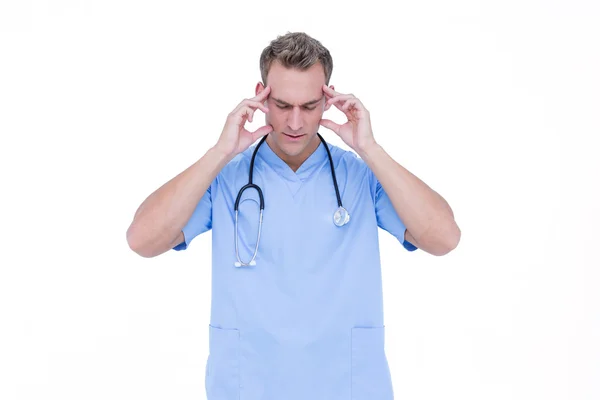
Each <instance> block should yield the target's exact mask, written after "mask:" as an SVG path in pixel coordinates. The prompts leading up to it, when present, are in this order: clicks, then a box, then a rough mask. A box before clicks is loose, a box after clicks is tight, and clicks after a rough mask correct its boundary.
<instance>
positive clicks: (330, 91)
mask: <svg viewBox="0 0 600 400" xmlns="http://www.w3.org/2000/svg"><path fill="white" fill-rule="evenodd" d="M323 92H325V94H326V95H327V96H329V97H334V96H339V95H341V93H338V92H336V91H335V90H333V89H332V88H330V87H329V86H327V85H323Z"/></svg>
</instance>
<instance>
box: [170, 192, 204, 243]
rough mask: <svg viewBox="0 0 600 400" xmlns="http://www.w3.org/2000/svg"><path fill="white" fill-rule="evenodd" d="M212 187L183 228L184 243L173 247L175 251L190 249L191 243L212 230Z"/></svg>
mask: <svg viewBox="0 0 600 400" xmlns="http://www.w3.org/2000/svg"><path fill="white" fill-rule="evenodd" d="M211 187H212V185H211V186H209V187H208V189H207V190H206V192H205V193H204V196H202V198H201V199H200V201H199V202H198V204H197V205H196V208H195V209H194V212H193V213H192V216H191V217H190V219H189V220H188V222H187V223H186V224H185V226H184V227H183V229H182V231H183V238H184V240H183V242H181V243H179V244H178V245H177V246H175V247H173V250H176V251H180V250H185V249H187V248H188V246H189V244H190V242H191V241H192V240H193V239H194V238H195V237H196V236H198V235H200V234H202V233H204V232H206V231H208V230H210V229H211V228H212V199H211V190H212V189H211Z"/></svg>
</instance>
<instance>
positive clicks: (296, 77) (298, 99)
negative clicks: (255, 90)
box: [267, 61, 325, 104]
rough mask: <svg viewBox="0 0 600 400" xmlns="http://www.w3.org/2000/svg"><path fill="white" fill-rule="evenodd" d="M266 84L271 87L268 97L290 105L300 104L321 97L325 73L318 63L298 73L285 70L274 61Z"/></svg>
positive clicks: (294, 70) (293, 70)
mask: <svg viewBox="0 0 600 400" xmlns="http://www.w3.org/2000/svg"><path fill="white" fill-rule="evenodd" d="M267 84H268V85H269V86H270V87H271V93H270V96H272V97H275V98H277V99H281V100H283V101H286V102H288V103H291V104H301V103H304V102H307V101H310V100H315V99H318V98H320V97H321V96H323V85H324V84H325V73H324V71H323V67H322V66H321V64H320V63H317V64H315V65H313V66H311V67H310V68H308V69H307V70H305V71H300V70H297V69H292V68H285V67H284V66H283V65H281V64H280V63H279V62H276V61H275V62H273V64H271V68H269V73H268V75H267Z"/></svg>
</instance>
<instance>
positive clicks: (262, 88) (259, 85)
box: [254, 82, 265, 96]
mask: <svg viewBox="0 0 600 400" xmlns="http://www.w3.org/2000/svg"><path fill="white" fill-rule="evenodd" d="M263 90H265V86H264V85H263V84H262V82H258V83H257V84H256V88H255V89H254V95H255V96H258V94H259V93H260V92H262V91H263Z"/></svg>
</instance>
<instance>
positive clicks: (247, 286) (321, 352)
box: [174, 142, 416, 400]
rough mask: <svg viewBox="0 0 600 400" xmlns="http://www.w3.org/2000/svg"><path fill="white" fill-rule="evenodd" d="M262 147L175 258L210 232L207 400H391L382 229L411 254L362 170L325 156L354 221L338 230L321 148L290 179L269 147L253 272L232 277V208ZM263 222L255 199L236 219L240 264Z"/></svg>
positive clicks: (218, 184)
mask: <svg viewBox="0 0 600 400" xmlns="http://www.w3.org/2000/svg"><path fill="white" fill-rule="evenodd" d="M256 145H257V144H254V145H252V146H250V147H249V148H248V149H247V150H246V151H244V152H243V153H240V154H238V155H237V156H236V157H235V158H234V159H233V160H231V161H230V162H229V163H228V164H227V165H226V166H225V167H224V168H223V169H222V170H221V172H220V173H219V174H218V176H217V177H216V178H215V180H214V181H213V182H212V184H211V185H210V187H209V188H208V190H207V191H206V193H205V195H204V196H203V197H202V199H201V200H200V202H199V203H198V205H197V207H196V209H195V210H194V212H193V214H192V216H191V218H190V220H189V221H188V222H187V224H186V225H185V227H184V228H183V234H184V238H185V241H184V242H182V243H181V244H179V245H177V246H176V247H174V250H184V249H186V248H187V247H188V246H189V244H190V242H191V241H192V240H193V239H194V238H195V237H196V236H198V235H200V234H202V233H204V232H206V231H208V230H210V229H212V296H211V301H212V302H211V318H210V323H209V326H208V329H209V356H208V359H207V362H206V375H205V387H206V394H207V398H208V400H233V399H241V400H309V399H310V400H391V399H393V389H392V382H391V376H390V370H389V366H388V362H387V358H386V355H385V349H384V330H385V327H384V320H383V297H382V281H381V266H380V255H379V241H378V227H379V228H382V229H384V230H385V231H387V232H389V233H391V234H392V235H394V236H395V237H396V238H397V239H398V241H399V242H400V243H401V244H402V245H403V247H404V248H405V249H406V250H408V251H414V250H416V247H415V246H413V245H412V244H411V243H408V242H406V241H405V240H404V233H405V230H406V228H405V226H404V223H403V222H402V221H401V219H400V218H399V216H398V215H397V213H396V211H395V210H394V207H393V205H392V203H391V202H390V199H389V197H388V196H387V194H386V193H385V191H384V190H383V187H382V186H381V184H380V183H379V181H378V180H377V178H376V177H375V175H374V174H373V172H372V171H371V170H370V169H369V168H368V166H367V165H366V164H365V162H364V161H363V160H361V159H360V158H359V157H357V156H356V155H355V154H354V153H353V152H350V151H346V150H344V149H341V148H339V147H337V146H334V145H331V144H328V147H329V149H330V152H331V156H332V159H333V165H334V167H335V172H336V174H337V175H336V176H337V182H338V185H339V191H340V196H341V199H342V203H343V206H344V207H345V208H346V209H347V210H348V212H349V213H350V221H349V222H348V223H347V224H346V225H344V226H343V227H338V226H336V225H335V224H334V223H333V214H334V212H335V211H336V210H337V208H338V204H337V198H336V195H335V189H334V186H333V180H332V177H331V170H330V166H329V159H328V157H327V151H326V149H325V147H324V146H325V145H324V144H323V143H321V144H320V145H319V147H318V148H317V150H316V151H315V152H313V153H312V154H311V155H310V156H309V158H308V159H307V160H306V161H305V162H304V163H303V164H302V165H301V166H300V168H299V169H298V170H297V171H296V172H294V171H293V170H292V169H291V168H290V167H289V166H288V165H287V164H286V163H285V162H284V161H283V160H282V159H281V158H279V156H277V155H276V154H275V153H274V152H273V150H272V149H271V148H270V147H269V145H268V143H267V142H265V143H263V144H262V145H261V146H260V147H259V149H258V153H257V156H256V159H255V161H254V175H253V183H255V184H257V185H259V186H260V187H261V189H262V191H263V195H264V201H265V207H264V215H263V226H262V232H261V237H260V242H259V248H258V253H257V256H256V259H255V261H256V265H255V266H242V267H236V266H235V265H234V264H235V262H236V261H237V257H236V252H235V232H234V231H235V212H234V204H235V200H236V197H237V194H238V192H239V190H240V189H241V188H242V187H243V186H244V185H246V184H247V183H248V171H249V167H250V160H251V158H252V154H253V152H254V150H255V148H256ZM258 220H259V197H258V193H257V192H256V190H254V189H247V190H245V191H244V194H243V196H242V199H241V201H240V205H239V216H238V225H239V227H238V228H239V234H238V235H239V238H238V241H239V242H238V246H239V254H240V258H241V260H242V261H243V262H248V261H249V260H250V259H251V258H252V255H253V254H254V249H255V245H256V239H257V233H258Z"/></svg>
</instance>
